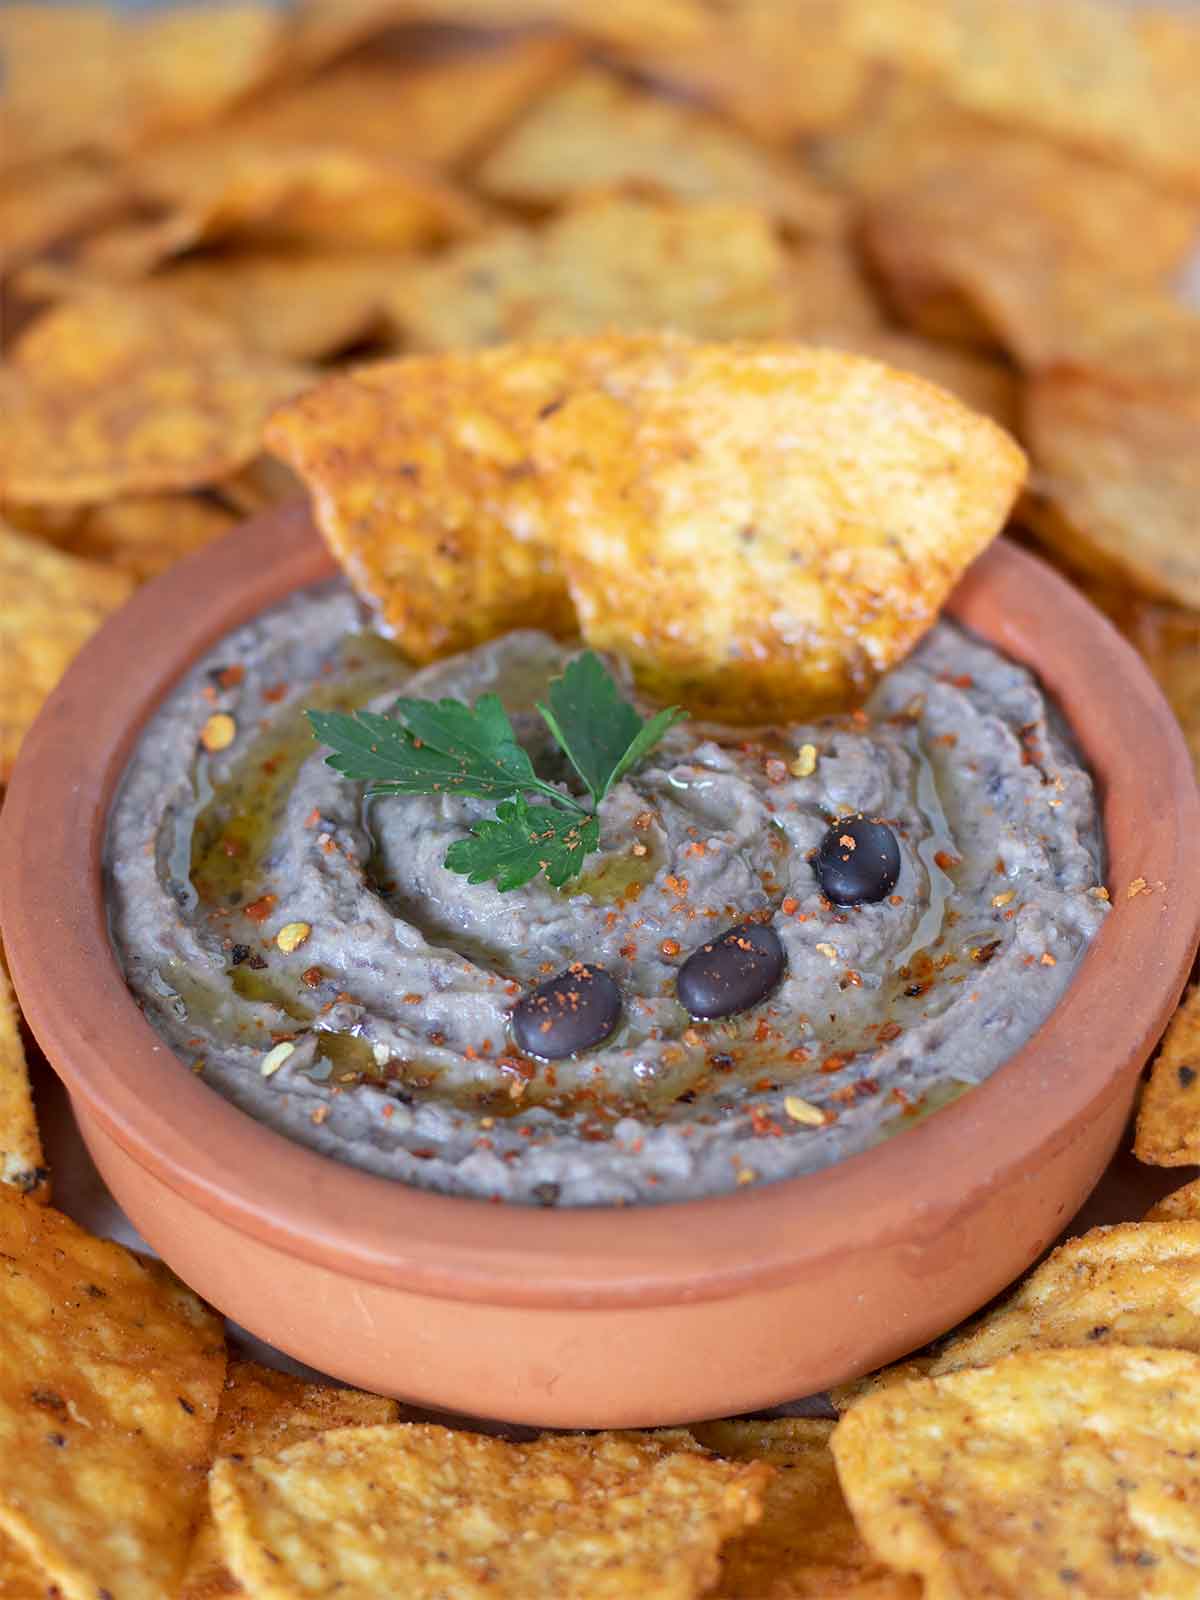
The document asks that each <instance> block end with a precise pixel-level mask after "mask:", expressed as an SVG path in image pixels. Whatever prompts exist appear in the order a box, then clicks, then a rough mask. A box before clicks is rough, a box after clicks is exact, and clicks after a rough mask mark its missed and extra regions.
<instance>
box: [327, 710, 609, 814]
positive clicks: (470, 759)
mask: <svg viewBox="0 0 1200 1600" xmlns="http://www.w3.org/2000/svg"><path fill="white" fill-rule="evenodd" d="M395 709H396V712H397V713H398V715H399V717H401V718H403V721H398V720H397V718H396V717H394V716H381V715H380V714H379V713H378V712H374V711H355V712H352V713H350V714H347V713H345V712H340V711H309V712H307V713H306V715H307V717H308V720H309V723H310V725H311V727H312V730H313V733H314V734H315V735H316V737H317V738H318V739H320V741H321V743H322V744H327V745H328V746H329V747H330V750H331V751H332V754H331V755H329V756H326V758H325V759H326V761H327V762H328V763H329V765H330V766H331V767H333V768H334V770H335V771H337V772H340V773H341V774H342V775H343V777H347V778H355V779H358V780H360V781H365V782H368V783H370V785H371V792H372V793H373V794H439V793H447V794H464V795H475V796H477V797H479V798H480V799H484V800H491V799H510V798H512V797H514V796H516V795H519V794H522V793H523V792H524V791H525V790H527V789H535V790H539V791H541V792H542V793H545V794H549V795H550V796H551V797H552V798H553V799H554V800H555V801H557V802H558V803H559V804H560V805H563V806H569V807H571V808H572V809H574V810H575V811H577V812H582V807H581V806H579V805H578V804H577V803H576V802H575V801H573V800H572V799H570V797H569V796H566V795H563V794H561V793H560V792H559V791H558V790H557V789H555V788H554V787H553V786H552V785H551V784H546V783H543V782H542V781H541V779H540V778H539V777H538V776H537V774H536V773H535V772H534V770H533V764H532V762H531V761H530V759H529V757H528V755H527V754H526V752H525V751H524V750H523V749H522V747H521V746H520V745H519V744H518V743H517V736H516V734H515V733H514V732H513V726H512V723H511V722H510V721H509V720H508V714H507V712H506V711H505V709H504V707H503V705H502V704H501V703H500V700H499V697H498V696H496V695H494V694H485V695H484V696H483V697H482V699H481V700H479V702H478V703H477V704H476V705H475V707H474V709H472V708H471V707H470V706H467V705H464V704H463V703H462V702H461V701H460V700H438V701H433V700H397V702H396V706H395Z"/></svg>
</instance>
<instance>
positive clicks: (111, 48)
mask: <svg viewBox="0 0 1200 1600" xmlns="http://www.w3.org/2000/svg"><path fill="white" fill-rule="evenodd" d="M123 31H124V30H123V27H122V20H121V17H120V16H119V14H117V13H116V12H114V11H113V10H112V9H111V8H110V7H108V6H98V5H50V6H48V5H43V4H38V3H36V0H10V3H8V4H5V5H2V6H0V85H2V92H0V166H10V165H11V166H18V165H20V164H22V163H24V162H31V161H37V160H41V159H43V158H44V157H46V156H56V155H61V154H65V153H67V152H69V151H72V150H79V149H94V148H106V147H109V146H112V145H114V144H116V143H118V142H119V141H120V138H121V136H122V134H123V133H124V131H125V128H126V126H127V123H126V115H127V110H128V106H127V101H126V95H125V78H124V73H123V71H122V69H121V47H122V42H123Z"/></svg>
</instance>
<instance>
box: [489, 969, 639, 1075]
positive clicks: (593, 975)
mask: <svg viewBox="0 0 1200 1600" xmlns="http://www.w3.org/2000/svg"><path fill="white" fill-rule="evenodd" d="M620 1020H621V991H620V989H618V988H617V985H616V984H615V983H614V982H613V980H612V978H610V977H609V975H608V973H607V972H606V971H605V970H604V968H603V967H595V966H589V965H586V964H585V963H583V962H576V963H575V964H574V965H572V966H570V967H568V968H567V970H566V971H565V972H560V973H559V974H558V976H557V977H555V978H550V979H549V980H548V981H547V982H546V983H543V984H541V985H539V987H538V988H536V989H534V990H533V991H532V993H530V994H527V995H523V996H522V997H521V999H520V1000H518V1001H517V1003H516V1005H515V1006H514V1007H513V1011H512V1034H513V1040H514V1041H515V1043H516V1045H517V1048H518V1049H519V1050H523V1051H524V1052H525V1054H526V1055H530V1056H540V1057H541V1058H542V1059H543V1060H544V1061H557V1060H559V1059H560V1058H561V1057H562V1056H574V1055H578V1054H579V1052H580V1051H581V1050H590V1049H591V1048H592V1046H593V1045H597V1044H599V1043H600V1042H601V1041H602V1040H603V1039H607V1038H608V1036H609V1034H610V1033H611V1032H612V1031H613V1029H614V1028H615V1027H616V1025H617V1023H618V1022H619V1021H620Z"/></svg>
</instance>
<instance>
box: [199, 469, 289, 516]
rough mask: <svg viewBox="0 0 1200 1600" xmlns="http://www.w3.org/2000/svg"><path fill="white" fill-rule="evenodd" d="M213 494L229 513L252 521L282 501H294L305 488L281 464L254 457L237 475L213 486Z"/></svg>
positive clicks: (223, 479)
mask: <svg viewBox="0 0 1200 1600" xmlns="http://www.w3.org/2000/svg"><path fill="white" fill-rule="evenodd" d="M213 493H214V495H215V496H216V498H217V499H218V500H220V502H221V504H222V505H225V506H228V507H229V509H230V510H231V511H236V512H237V513H238V514H239V515H240V516H243V517H254V516H257V515H258V513H259V512H260V511H265V510H266V508H267V507H268V506H274V505H278V504H279V502H280V501H281V500H295V499H297V498H298V497H299V496H300V495H302V494H303V493H304V485H303V484H302V483H301V482H300V479H299V478H298V477H297V476H296V474H295V473H294V472H293V471H292V470H291V468H290V467H285V466H284V464H283V462H282V461H275V460H273V459H272V457H270V456H255V458H254V460H253V461H251V462H250V464H249V465H248V466H245V467H243V468H242V469H241V471H240V472H235V473H234V474H233V476H232V477H229V478H222V479H221V481H220V483H218V484H214V485H213Z"/></svg>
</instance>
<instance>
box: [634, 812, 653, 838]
mask: <svg viewBox="0 0 1200 1600" xmlns="http://www.w3.org/2000/svg"><path fill="white" fill-rule="evenodd" d="M653 821H654V813H653V811H639V812H638V814H637V816H636V817H634V819H633V825H634V827H635V828H636V829H637V830H638V832H639V833H645V831H646V829H647V828H648V827H649V826H650V824H651V823H652V822H653Z"/></svg>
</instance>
